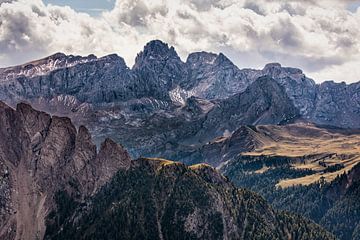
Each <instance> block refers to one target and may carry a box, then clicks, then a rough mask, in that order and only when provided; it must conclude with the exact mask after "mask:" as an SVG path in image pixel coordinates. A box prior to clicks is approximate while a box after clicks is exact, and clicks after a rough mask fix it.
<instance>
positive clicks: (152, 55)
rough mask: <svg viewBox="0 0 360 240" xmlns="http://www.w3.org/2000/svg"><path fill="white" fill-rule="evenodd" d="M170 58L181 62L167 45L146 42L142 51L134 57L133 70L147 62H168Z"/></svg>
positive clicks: (157, 42) (159, 41)
mask: <svg viewBox="0 0 360 240" xmlns="http://www.w3.org/2000/svg"><path fill="white" fill-rule="evenodd" d="M170 58H173V59H176V60H178V61H180V62H181V59H180V57H179V56H178V54H177V52H176V51H175V48H174V47H173V46H170V47H169V45H168V44H167V43H165V42H163V41H161V40H152V41H150V42H148V43H147V44H146V45H145V47H144V49H143V51H141V52H140V53H138V55H137V56H136V59H135V64H134V66H133V69H136V68H140V67H141V66H143V65H144V64H146V63H148V62H153V61H162V60H168V59H170Z"/></svg>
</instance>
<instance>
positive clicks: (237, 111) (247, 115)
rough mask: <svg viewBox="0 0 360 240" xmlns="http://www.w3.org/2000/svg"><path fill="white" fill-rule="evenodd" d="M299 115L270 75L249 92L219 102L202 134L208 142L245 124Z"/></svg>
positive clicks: (261, 78) (279, 119)
mask: <svg viewBox="0 0 360 240" xmlns="http://www.w3.org/2000/svg"><path fill="white" fill-rule="evenodd" d="M298 116H299V113H298V110H297V109H296V108H295V107H294V105H293V104H292V102H291V100H290V99H289V98H288V96H287V95H286V93H285V90H284V88H283V87H281V86H280V85H279V84H278V83H277V82H276V81H274V80H273V79H271V78H269V77H260V78H259V79H257V80H256V81H255V82H254V83H253V84H251V85H250V86H249V87H248V88H247V89H246V90H245V92H243V93H239V94H236V95H234V96H232V97H230V98H228V99H225V100H223V101H221V102H219V104H217V105H216V106H215V107H214V108H213V109H212V110H211V111H210V112H209V113H208V114H207V116H206V120H205V121H204V123H203V124H202V128H201V130H200V133H199V134H198V135H200V139H201V141H202V142H204V139H205V141H206V140H208V139H212V138H214V137H216V136H222V135H223V134H224V132H225V131H230V132H231V131H234V130H236V129H237V128H238V127H239V126H241V125H258V124H283V123H287V122H290V121H292V120H294V119H296V118H297V117H298Z"/></svg>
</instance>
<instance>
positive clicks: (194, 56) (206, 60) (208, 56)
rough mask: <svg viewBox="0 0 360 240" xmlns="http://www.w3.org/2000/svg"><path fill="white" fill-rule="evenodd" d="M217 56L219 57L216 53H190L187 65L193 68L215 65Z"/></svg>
mask: <svg viewBox="0 0 360 240" xmlns="http://www.w3.org/2000/svg"><path fill="white" fill-rule="evenodd" d="M217 56H218V55H217V54H215V53H210V52H204V51H202V52H194V53H190V54H189V56H188V58H187V60H186V64H187V65H188V66H189V67H191V68H199V67H203V66H204V65H208V64H210V65H211V64H214V62H215V60H216V58H217Z"/></svg>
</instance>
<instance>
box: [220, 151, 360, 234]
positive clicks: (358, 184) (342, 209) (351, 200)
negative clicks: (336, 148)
mask: <svg viewBox="0 0 360 240" xmlns="http://www.w3.org/2000/svg"><path fill="white" fill-rule="evenodd" d="M254 159H255V160H254ZM275 162H276V163H275ZM290 162H291V158H288V161H286V160H285V159H284V157H280V158H278V159H277V158H276V157H272V158H270V159H269V158H265V157H263V158H261V157H256V158H251V157H240V158H238V159H237V161H231V162H230V163H229V164H227V165H226V166H224V167H223V168H222V171H223V172H224V174H225V175H226V176H228V177H229V178H230V180H232V181H233V182H234V183H235V184H236V185H237V186H240V187H245V188H248V189H250V190H253V191H255V192H258V193H259V194H260V195H262V196H263V197H264V198H265V199H266V200H268V201H269V202H270V203H271V204H272V206H273V207H274V208H275V209H280V210H286V211H289V212H293V213H298V214H301V215H302V216H303V217H306V218H309V219H312V220H314V221H315V222H317V223H319V224H320V225H322V226H323V227H325V228H326V229H327V230H329V231H330V232H332V233H334V234H335V235H336V236H337V237H338V238H339V239H344V240H347V239H353V240H358V239H360V235H359V228H360V202H359V199H360V179H359V177H360V176H359V171H360V164H358V165H357V166H356V167H354V168H353V169H352V170H351V171H350V172H349V173H347V174H342V175H340V176H338V177H337V178H336V179H335V180H334V181H332V182H331V183H328V182H325V181H324V180H323V179H320V180H319V181H317V182H315V183H313V184H310V185H307V186H306V185H297V186H291V187H287V188H281V187H277V186H276V184H277V183H278V182H279V181H280V180H281V179H292V178H299V177H302V176H306V175H309V174H312V172H313V171H312V170H310V169H302V170H300V169H297V170H296V169H294V168H292V167H290V165H289V164H290ZM275 164H277V165H278V166H277V167H276V168H275V167H274V166H275ZM264 165H265V166H266V167H268V169H267V170H266V171H263V172H262V171H260V172H259V170H260V169H262V168H263V166H264ZM279 165H280V166H279ZM340 167H341V166H338V165H334V166H333V167H332V168H339V169H340ZM324 172H325V173H326V172H327V169H325V171H324Z"/></svg>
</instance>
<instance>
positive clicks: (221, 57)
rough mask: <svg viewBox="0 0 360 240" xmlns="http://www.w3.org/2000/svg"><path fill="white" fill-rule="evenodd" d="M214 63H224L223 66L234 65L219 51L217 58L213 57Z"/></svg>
mask: <svg viewBox="0 0 360 240" xmlns="http://www.w3.org/2000/svg"><path fill="white" fill-rule="evenodd" d="M215 64H216V65H225V66H235V64H234V63H233V62H232V61H231V60H230V59H229V58H228V57H227V56H225V55H224V54H223V53H219V55H218V56H217V58H216V59H215Z"/></svg>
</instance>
